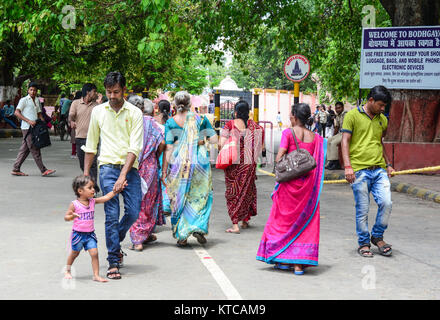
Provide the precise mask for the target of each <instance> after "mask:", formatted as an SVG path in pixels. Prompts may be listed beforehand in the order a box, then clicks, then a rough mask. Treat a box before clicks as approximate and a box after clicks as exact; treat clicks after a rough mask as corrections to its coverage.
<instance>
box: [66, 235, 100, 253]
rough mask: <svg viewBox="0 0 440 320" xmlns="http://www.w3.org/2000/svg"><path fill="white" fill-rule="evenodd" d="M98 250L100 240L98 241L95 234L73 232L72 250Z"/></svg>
mask: <svg viewBox="0 0 440 320" xmlns="http://www.w3.org/2000/svg"><path fill="white" fill-rule="evenodd" d="M83 248H84V250H86V251H87V250H90V249H93V248H98V240H97V239H96V234H95V232H79V231H75V230H73V231H72V250H73V251H81V250H82V249H83Z"/></svg>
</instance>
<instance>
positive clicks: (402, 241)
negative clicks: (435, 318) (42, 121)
mask: <svg viewBox="0 0 440 320" xmlns="http://www.w3.org/2000/svg"><path fill="white" fill-rule="evenodd" d="M19 145H20V139H19V138H11V139H0V176H1V184H0V233H1V235H2V246H1V252H2V254H1V256H2V259H0V270H1V273H2V276H1V278H0V288H1V290H0V299H170V300H177V299H190V300H192V299H194V300H198V299H207V300H209V299H221V300H222V299H228V298H233V299H240V298H242V299H264V300H271V299H282V300H284V299H439V298H440V255H439V250H438V239H439V237H438V230H439V229H440V205H439V204H436V203H433V202H429V201H423V200H418V199H414V198H410V197H408V196H406V195H404V194H398V193H393V212H392V217H391V220H390V227H389V229H388V231H387V233H386V240H388V241H389V242H391V243H392V244H393V251H394V255H393V256H392V257H391V258H387V257H382V256H379V255H376V256H375V257H374V258H373V259H365V258H361V257H360V256H359V255H358V254H357V253H356V237H355V224H354V207H353V205H354V202H353V195H352V193H351V189H350V188H349V187H348V186H347V185H326V186H325V188H324V191H323V193H322V200H321V243H320V244H321V245H320V261H319V266H318V267H317V268H311V269H309V270H308V273H307V274H306V275H304V276H302V277H300V276H295V275H293V274H292V273H289V272H283V271H276V270H274V269H273V268H272V267H271V266H269V265H266V264H264V263H262V262H259V261H257V260H256V259H255V255H256V251H257V248H258V244H259V240H260V237H261V234H262V231H263V228H264V224H265V222H266V220H267V217H268V214H269V211H270V206H271V200H270V194H271V191H272V188H273V184H274V183H273V178H272V177H269V176H264V175H260V176H259V177H258V181H257V188H258V216H257V217H255V218H253V219H252V221H251V228H250V229H248V230H245V231H243V232H242V233H241V234H240V235H235V234H226V233H225V232H224V230H225V229H226V228H227V227H229V226H230V220H229V217H228V215H227V210H226V204H225V198H224V178H223V173H222V172H219V171H214V174H213V179H214V181H213V185H214V208H213V212H212V215H211V221H210V229H209V230H210V234H209V236H208V243H207V244H206V245H204V246H203V247H202V246H201V245H199V244H198V243H197V242H196V241H195V239H194V238H191V240H190V243H191V246H190V247H188V248H185V249H180V248H177V247H176V245H175V240H174V239H173V238H172V235H171V231H170V226H169V224H168V225H166V226H162V227H159V228H157V229H158V230H157V231H158V233H157V236H158V241H157V242H156V243H153V244H151V245H150V246H149V247H148V248H147V249H146V250H144V251H143V252H133V251H130V250H128V249H127V247H128V245H129V243H130V241H129V237H127V238H126V239H125V241H124V243H123V249H124V250H125V251H126V252H127V253H128V256H127V257H126V259H125V264H126V266H125V267H124V268H123V269H121V271H122V276H123V279H122V280H119V281H111V282H109V283H105V284H100V283H95V282H93V281H92V280H91V276H92V270H91V265H90V258H89V256H88V254H87V253H85V252H82V253H81V254H80V256H79V258H78V259H77V261H76V262H75V264H74V267H75V269H74V271H75V272H76V277H75V280H74V281H72V282H70V283H67V282H64V281H63V273H62V270H63V267H64V264H65V261H66V257H67V243H68V237H69V232H70V229H71V223H67V222H64V220H63V216H64V212H65V210H66V208H67V206H68V204H69V202H70V201H72V200H73V199H74V194H73V191H72V190H71V181H72V178H73V177H74V176H75V175H77V174H78V173H79V169H78V162H77V160H73V159H70V143H69V142H66V141H59V140H56V138H54V141H53V145H52V146H51V147H49V148H46V149H44V150H43V151H42V152H43V160H44V163H45V164H46V166H47V167H48V168H51V169H56V170H57V173H56V175H55V176H53V177H47V178H42V177H40V175H39V171H38V169H37V167H36V165H35V163H34V162H33V160H32V158H31V156H30V157H29V158H28V160H27V161H26V162H25V164H24V165H23V168H22V170H23V171H24V172H26V173H28V174H30V176H28V177H13V176H11V175H10V174H9V172H10V170H11V167H12V162H13V161H14V159H15V157H16V155H17V151H18V147H19ZM376 208H377V207H376V205H375V204H374V201H373V202H372V206H371V212H372V213H374V214H375V210H376ZM373 218H374V217H373V215H372V217H371V219H370V225H372V223H373ZM95 225H96V233H97V236H98V239H99V242H98V245H99V252H100V261H101V274H102V275H104V274H105V270H106V267H107V264H106V260H105V259H106V250H105V249H106V248H105V237H104V210H103V206H102V205H100V206H99V205H98V206H97V210H96V222H95Z"/></svg>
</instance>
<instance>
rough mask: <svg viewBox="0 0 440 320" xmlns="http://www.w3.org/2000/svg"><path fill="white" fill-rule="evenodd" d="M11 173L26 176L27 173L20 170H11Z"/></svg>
mask: <svg viewBox="0 0 440 320" xmlns="http://www.w3.org/2000/svg"><path fill="white" fill-rule="evenodd" d="M11 174H12V175H13V176H28V174H26V173H24V172H21V171H12V172H11Z"/></svg>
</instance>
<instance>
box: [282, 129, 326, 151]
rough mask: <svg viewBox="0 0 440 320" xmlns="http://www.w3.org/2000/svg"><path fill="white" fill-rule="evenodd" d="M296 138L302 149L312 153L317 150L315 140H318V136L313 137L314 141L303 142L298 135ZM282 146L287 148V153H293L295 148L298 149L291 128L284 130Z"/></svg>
mask: <svg viewBox="0 0 440 320" xmlns="http://www.w3.org/2000/svg"><path fill="white" fill-rule="evenodd" d="M296 140H297V141H298V145H299V147H300V148H301V149H306V150H307V151H308V152H310V154H311V155H313V153H314V151H315V142H316V140H317V139H316V138H315V139H313V141H312V142H302V141H301V140H300V139H298V137H296ZM280 148H283V149H287V153H291V152H292V151H293V150H296V145H295V140H294V139H293V135H292V132H291V131H290V128H289V129H286V130H284V131H283V133H282V135H281V143H280Z"/></svg>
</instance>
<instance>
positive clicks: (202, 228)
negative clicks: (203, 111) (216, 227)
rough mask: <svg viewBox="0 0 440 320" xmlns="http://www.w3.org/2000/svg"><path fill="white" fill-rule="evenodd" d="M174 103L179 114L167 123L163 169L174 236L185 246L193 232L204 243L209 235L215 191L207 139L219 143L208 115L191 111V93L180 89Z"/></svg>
mask: <svg viewBox="0 0 440 320" xmlns="http://www.w3.org/2000/svg"><path fill="white" fill-rule="evenodd" d="M174 103H175V105H176V107H177V113H176V115H175V116H174V117H173V118H171V119H168V121H167V122H166V124H165V143H166V145H167V147H166V153H165V157H164V159H163V168H162V181H163V182H164V183H165V184H166V185H167V190H166V191H167V194H168V197H169V199H170V206H171V224H172V231H173V237H174V238H176V239H177V245H178V246H185V245H186V244H187V238H188V237H189V236H190V235H193V236H194V237H196V238H197V241H198V242H199V243H201V244H203V243H206V238H205V235H207V234H208V224H209V217H210V214H211V208H212V192H213V191H212V179H211V165H210V162H209V157H208V152H207V150H206V147H205V146H204V139H205V137H209V138H210V141H211V142H215V141H214V140H215V139H216V137H217V136H216V134H215V131H214V130H213V129H212V127H211V124H210V123H209V121H208V119H207V118H206V117H205V118H201V117H200V116H199V115H196V114H195V113H193V112H191V111H190V107H191V96H190V95H189V94H188V93H187V92H185V91H180V92H177V93H176V95H175V97H174ZM173 145H174V147H173ZM168 164H170V167H169V168H168ZM168 169H169V170H168Z"/></svg>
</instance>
